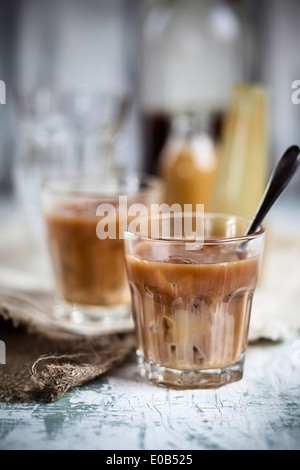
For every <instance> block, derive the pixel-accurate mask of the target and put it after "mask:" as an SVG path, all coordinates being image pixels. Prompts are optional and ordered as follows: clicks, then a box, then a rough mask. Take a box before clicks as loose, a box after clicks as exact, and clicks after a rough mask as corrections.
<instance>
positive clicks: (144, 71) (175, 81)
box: [138, 0, 252, 173]
mask: <svg viewBox="0 0 300 470" xmlns="http://www.w3.org/2000/svg"><path fill="white" fill-rule="evenodd" d="M236 3H244V2H241V1H238V2H237V1H235V2H234V4H233V2H230V1H229V0H201V1H199V0H184V1H183V0H147V1H146V2H145V5H146V8H145V10H144V15H142V18H143V21H142V25H141V38H140V41H139V48H140V49H139V87H138V92H139V93H138V95H139V98H138V100H139V117H140V129H141V145H142V149H141V150H142V154H143V165H144V168H145V170H146V171H147V172H150V173H157V169H158V166H157V163H158V157H159V155H160V152H161V150H162V147H163V145H164V143H165V141H166V139H167V137H168V134H169V131H170V125H171V119H172V116H173V115H174V113H178V112H182V111H183V110H184V111H186V110H189V111H193V110H195V109H196V110H197V109H203V108H205V109H208V108H209V109H210V111H211V112H213V113H216V114H217V115H218V116H219V115H220V113H221V114H222V112H223V111H224V110H225V109H226V108H227V105H228V98H229V94H230V87H231V85H232V83H233V82H235V81H244V80H245V79H246V77H245V74H246V73H247V76H248V70H247V68H246V67H245V64H244V62H245V61H246V62H247V59H248V53H247V51H245V46H246V45H247V44H248V42H247V41H245V31H246V28H244V25H243V22H242V13H244V9H243V8H237V5H236ZM240 6H242V5H240ZM251 79H252V77H251Z"/></svg>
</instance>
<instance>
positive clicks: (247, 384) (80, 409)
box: [0, 203, 300, 451]
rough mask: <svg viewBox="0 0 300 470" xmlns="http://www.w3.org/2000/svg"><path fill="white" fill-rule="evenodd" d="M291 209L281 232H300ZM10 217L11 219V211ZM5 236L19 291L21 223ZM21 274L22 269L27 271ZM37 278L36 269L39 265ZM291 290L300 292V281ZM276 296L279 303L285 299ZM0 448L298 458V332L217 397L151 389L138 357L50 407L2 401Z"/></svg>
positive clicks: (265, 349)
mask: <svg viewBox="0 0 300 470" xmlns="http://www.w3.org/2000/svg"><path fill="white" fill-rule="evenodd" d="M278 207H279V206H278ZM293 207H294V209H293V211H292V212H291V211H286V209H285V206H284V207H283V210H282V211H281V217H279V216H280V214H278V213H277V215H276V217H278V218H277V219H276V223H277V222H278V220H280V221H281V225H280V227H281V228H284V229H285V230H286V228H287V222H288V223H292V222H294V221H297V220H298V223H297V227H299V220H300V217H299V207H300V206H299V204H298V203H297V204H295V205H294V206H293ZM9 208H10V207H9ZM6 213H7V220H8V215H10V214H11V210H9V211H8V210H7V212H6ZM0 215H1V212H0ZM1 220H2V221H3V217H2V218H1ZM277 227H279V225H278V224H277ZM5 228H6V230H5ZM1 233H2V238H1V240H2V242H1V243H2V244H1V247H2V248H1V265H2V266H3V267H4V268H5V270H4V269H3V270H2V271H1V273H2V278H3V276H4V277H5V280H6V281H7V279H8V277H9V275H10V274H11V275H10V277H11V278H12V280H13V281H18V282H19V283H21V281H22V282H23V277H22V276H21V275H20V276H18V278H17V276H16V273H17V271H16V270H14V268H16V267H20V261H21V259H22V256H23V254H24V248H23V245H22V244H20V243H19V241H20V234H19V223H17V224H16V230H15V231H12V230H11V228H10V226H9V227H8V226H7V225H3V229H2V228H1ZM9 244H10V249H9V247H8V245H9ZM297 246H298V247H299V245H297ZM297 250H298V251H297V253H298V255H297V256H300V250H299V249H298V248H297ZM26 253H27V252H26ZM287 254H288V253H287ZM288 256H290V258H288V259H286V264H287V265H291V264H292V263H293V259H294V258H293V256H294V255H293V254H292V253H290V254H288ZM32 263H35V260H32ZM296 264H297V265H298V263H296ZM284 266H285V265H284ZM25 267H26V266H25V262H24V264H23V265H22V266H21V268H22V269H24V270H25ZM10 268H12V269H13V270H11V271H10ZM271 268H272V269H271V270H273V266H271ZM34 269H36V270H37V271H39V270H40V267H39V266H37V265H36V264H34ZM287 271H288V269H286V268H282V269H281V272H279V274H278V276H279V278H278V279H279V281H280V282H279V284H280V283H281V284H280V285H281V286H282V285H284V283H283V284H282V279H284V280H285V281H286V283H289V282H290V279H289V275H290V273H289V272H287ZM39 272H40V271H39ZM0 277H1V276H0ZM296 277H297V276H296ZM26 279H27V281H28V279H29V278H28V276H27V277H26ZM294 281H295V287H296V288H297V286H298V285H299V289H300V281H299V280H297V279H296V280H294ZM298 282H299V284H298ZM279 284H278V286H279ZM276 285H277V284H276ZM279 287H280V286H279ZM279 287H278V288H277V287H276V289H275V290H276V295H277V296H278V299H283V296H282V291H281V290H280V288H279ZM296 290H297V289H296ZM297 292H298V291H297ZM287 295H288V297H289V299H290V300H291V302H292V303H291V305H293V306H294V307H295V312H296V313H295V315H296V317H297V312H298V311H299V302H298V296H297V295H296V294H295V290H293V291H292V293H289V292H287ZM293 296H294V297H293ZM292 297H293V298H292ZM268 298H270V297H268ZM293 299H294V300H293ZM284 305H286V304H285V301H284V302H283V307H284ZM279 307H280V309H281V310H282V309H283V310H282V315H286V316H287V317H288V315H289V314H290V315H291V309H289V308H288V309H287V311H286V312H284V310H285V309H284V308H283V307H282V308H281V304H280V303H279ZM295 315H294V316H295ZM0 449H104V450H112V451H113V450H125V449H127V450H142V449H146V450H147V449H148V450H170V451H171V450H198V449H199V450H201V449H209V450H213V449H234V450H235V449H270V450H271V449H283V450H291V449H298V450H299V449H300V333H299V334H296V335H295V336H289V337H288V339H286V340H284V341H283V342H280V343H278V344H275V343H271V342H270V343H259V344H256V345H250V346H249V348H248V350H247V355H246V363H245V373H244V378H243V379H242V380H241V381H240V382H236V383H233V384H230V385H227V386H225V387H223V388H220V389H217V390H185V391H176V390H170V389H165V388H160V387H157V386H155V385H151V384H149V383H148V382H147V381H146V380H145V379H143V378H141V377H140V376H139V374H138V371H137V368H136V361H135V357H134V356H133V357H132V358H131V360H129V361H128V362H127V363H126V364H124V365H123V366H121V367H119V368H118V369H114V370H112V371H110V372H109V373H108V374H106V375H104V376H102V377H101V378H99V379H97V380H95V381H94V382H91V383H89V384H86V385H84V386H82V387H79V388H77V389H73V390H71V391H69V392H68V393H67V394H66V395H65V396H64V397H62V398H61V399H59V400H58V401H56V402H54V403H51V404H32V403H31V404H29V403H24V404H7V403H4V402H2V403H0Z"/></svg>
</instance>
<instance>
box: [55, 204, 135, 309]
mask: <svg viewBox="0 0 300 470" xmlns="http://www.w3.org/2000/svg"><path fill="white" fill-rule="evenodd" d="M95 214H96V205H93V204H90V205H88V206H86V205H72V206H71V205H69V206H65V207H59V208H56V209H55V210H53V211H52V212H48V214H47V215H46V224H47V230H48V241H49V248H50V253H51V257H52V261H53V268H54V272H55V277H56V280H57V284H58V289H59V290H60V292H61V293H62V295H63V297H64V298H65V300H67V301H68V302H71V303H78V304H87V305H116V304H123V303H128V304H129V303H130V291H129V287H128V282H127V276H126V269H125V254H124V241H123V240H121V239H118V238H117V239H105V240H100V239H99V238H98V237H97V234H96V227H97V224H98V222H99V220H100V218H99V217H96V215H95ZM118 231H119V220H117V227H116V232H117V234H118ZM117 236H118V235H117Z"/></svg>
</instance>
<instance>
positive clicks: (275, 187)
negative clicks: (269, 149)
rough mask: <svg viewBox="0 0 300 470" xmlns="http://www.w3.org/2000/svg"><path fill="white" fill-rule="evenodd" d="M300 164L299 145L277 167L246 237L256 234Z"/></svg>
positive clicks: (288, 152) (285, 155) (286, 153)
mask: <svg viewBox="0 0 300 470" xmlns="http://www.w3.org/2000/svg"><path fill="white" fill-rule="evenodd" d="M299 163H300V149H299V147H298V146H297V145H292V146H291V147H289V148H288V149H287V150H286V151H285V152H284V154H283V155H282V157H281V158H280V159H279V161H278V162H277V164H276V165H275V167H274V169H273V172H272V174H271V176H270V178H269V181H268V184H267V187H266V190H265V192H264V195H263V197H262V199H261V202H260V205H259V206H258V209H257V212H256V214H255V216H254V218H253V220H252V222H251V224H250V226H249V227H248V230H247V233H246V235H249V234H250V233H253V232H255V230H256V229H257V228H258V226H259V225H260V223H261V221H262V220H263V218H264V217H265V215H266V214H267V212H268V211H269V209H270V208H271V207H272V205H273V204H274V202H275V201H276V199H277V198H278V197H279V196H280V194H281V193H282V192H283V190H284V189H285V187H286V186H287V184H288V182H289V181H290V179H291V178H292V176H293V175H294V173H295V172H296V170H297V168H298V166H299Z"/></svg>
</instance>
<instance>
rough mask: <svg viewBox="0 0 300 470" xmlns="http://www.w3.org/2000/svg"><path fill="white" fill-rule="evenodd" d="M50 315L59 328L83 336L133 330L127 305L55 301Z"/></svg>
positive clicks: (129, 307) (129, 308)
mask: <svg viewBox="0 0 300 470" xmlns="http://www.w3.org/2000/svg"><path fill="white" fill-rule="evenodd" d="M52 315H53V319H54V320H55V321H56V322H57V323H58V324H59V325H60V326H62V327H64V326H65V327H66V328H67V329H68V330H71V331H76V332H81V333H83V334H99V333H109V332H123V331H130V330H132V329H133V321H132V317H131V306H130V305H129V304H119V305H108V306H93V305H82V304H71V303H68V302H66V301H64V300H62V299H56V301H55V302H54V304H53V307H52Z"/></svg>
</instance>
